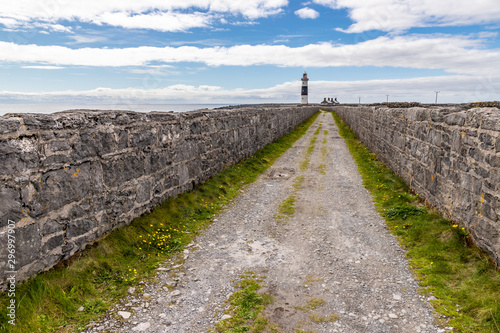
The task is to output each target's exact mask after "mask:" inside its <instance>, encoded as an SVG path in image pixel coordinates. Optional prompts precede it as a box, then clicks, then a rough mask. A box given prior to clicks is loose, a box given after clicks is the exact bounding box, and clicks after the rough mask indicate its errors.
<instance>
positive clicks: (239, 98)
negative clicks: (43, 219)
mask: <svg viewBox="0 0 500 333" xmlns="http://www.w3.org/2000/svg"><path fill="white" fill-rule="evenodd" d="M499 29H500V3H499V2H498V0H477V1H464V0H440V1H435V0H357V1H353V0H312V1H306V2H300V1H287V0H255V1H252V0H182V1H179V0H176V1H168V0H142V1H137V0H121V1H112V0H86V1H75V0H16V1H9V3H7V4H2V6H1V7H0V72H1V79H0V103H75V104H81V103H95V104H97V103H120V102H127V103H230V104H232V103H261V102H277V103H280V102H287V103H295V102H298V101H299V100H300V95H299V94H300V78H301V76H302V73H303V71H304V70H306V71H307V73H308V75H309V78H310V81H309V86H310V88H309V91H310V98H309V100H310V102H320V101H321V100H322V99H323V98H324V97H337V99H338V100H339V101H340V102H346V103H348V102H351V103H352V102H358V98H361V101H362V102H366V103H369V102H383V101H385V100H386V95H389V100H390V101H417V102H422V103H432V102H434V98H435V91H439V102H443V103H444V102H449V103H461V102H471V101H485V100H498V99H500V96H499V95H500V40H499V37H498V32H499Z"/></svg>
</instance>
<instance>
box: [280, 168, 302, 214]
mask: <svg viewBox="0 0 500 333" xmlns="http://www.w3.org/2000/svg"><path fill="white" fill-rule="evenodd" d="M303 183H304V176H303V175H301V176H298V177H296V178H295V179H294V180H293V184H292V189H293V190H292V194H291V195H290V196H289V197H288V198H286V199H285V200H283V201H282V202H281V203H280V204H279V205H278V213H279V214H276V215H274V216H273V217H274V218H275V219H278V220H279V219H286V218H289V217H291V216H293V214H295V202H296V201H297V192H298V191H299V190H300V188H301V186H302V184H303Z"/></svg>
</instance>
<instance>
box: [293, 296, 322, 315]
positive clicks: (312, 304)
mask: <svg viewBox="0 0 500 333" xmlns="http://www.w3.org/2000/svg"><path fill="white" fill-rule="evenodd" d="M323 305H325V300H324V299H321V298H311V299H308V300H307V304H306V305H298V306H295V308H297V309H299V310H302V311H305V312H308V311H309V310H314V309H316V308H319V307H320V306H323Z"/></svg>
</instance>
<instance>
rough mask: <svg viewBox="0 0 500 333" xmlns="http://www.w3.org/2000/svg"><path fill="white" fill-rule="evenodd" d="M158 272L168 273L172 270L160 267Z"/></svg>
mask: <svg viewBox="0 0 500 333" xmlns="http://www.w3.org/2000/svg"><path fill="white" fill-rule="evenodd" d="M156 270H157V271H160V272H168V271H169V270H170V268H167V267H158V268H157V269H156Z"/></svg>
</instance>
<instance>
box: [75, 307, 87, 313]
mask: <svg viewBox="0 0 500 333" xmlns="http://www.w3.org/2000/svg"><path fill="white" fill-rule="evenodd" d="M83 310H85V309H84V308H83V306H80V307H79V308H78V310H77V311H78V312H83Z"/></svg>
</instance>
